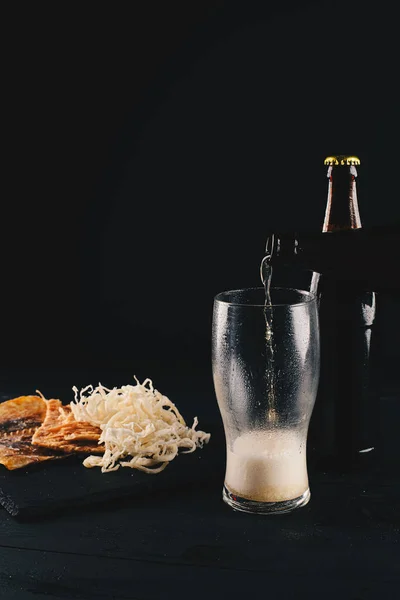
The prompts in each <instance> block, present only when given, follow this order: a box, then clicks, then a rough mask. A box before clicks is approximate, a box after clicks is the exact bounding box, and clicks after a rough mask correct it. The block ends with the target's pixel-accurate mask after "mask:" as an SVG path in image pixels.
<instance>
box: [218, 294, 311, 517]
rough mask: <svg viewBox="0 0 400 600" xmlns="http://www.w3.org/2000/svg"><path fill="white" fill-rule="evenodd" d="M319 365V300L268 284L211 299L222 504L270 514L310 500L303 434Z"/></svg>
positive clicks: (309, 416) (305, 438) (305, 444)
mask: <svg viewBox="0 0 400 600" xmlns="http://www.w3.org/2000/svg"><path fill="white" fill-rule="evenodd" d="M319 363H320V346H319V323H318V309H317V300H316V296H315V295H314V294H313V293H311V292H309V291H305V290H298V289H290V288H279V287H272V288H271V289H270V304H266V303H265V291H264V288H262V287H260V288H248V289H239V290H232V291H226V292H222V293H220V294H218V295H217V296H216V297H215V299H214V307H213V323H212V370H213V380H214V387H215V393H216V397H217V401H218V406H219V410H220V413H221V417H222V421H223V426H224V431H225V439H226V472H225V481H224V486H223V499H224V501H225V502H226V503H227V504H228V505H229V506H231V507H232V508H234V509H236V510H240V511H244V512H249V513H259V514H275V513H285V512H289V511H292V510H293V509H295V508H298V507H301V506H304V505H305V504H307V502H308V501H309V499H310V489H309V482H308V472H307V452H306V450H307V432H308V426H309V422H310V418H311V414H312V410H313V407H314V402H315V398H316V394H317V388H318V378H319Z"/></svg>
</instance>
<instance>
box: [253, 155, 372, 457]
mask: <svg viewBox="0 0 400 600" xmlns="http://www.w3.org/2000/svg"><path fill="white" fill-rule="evenodd" d="M359 165H360V160H359V159H358V158H357V157H355V156H350V155H336V156H329V157H327V158H326V159H325V166H326V167H327V178H328V197H327V201H326V207H325V216H324V219H323V222H322V226H321V230H320V231H319V232H314V233H310V232H306V233H299V232H297V233H296V232H286V233H276V232H274V233H271V234H270V235H269V237H268V240H267V249H266V254H267V263H268V264H269V265H271V266H272V273H273V275H272V285H280V284H281V283H282V282H281V281H280V280H279V278H280V272H281V271H280V269H279V268H278V267H285V266H286V267H290V268H294V269H306V270H307V269H309V270H312V271H316V272H318V273H320V274H321V276H320V277H319V279H317V285H315V280H314V281H313V285H314V289H313V290H312V291H314V292H316V293H317V295H318V297H319V316H320V332H321V372H320V384H319V391H318V395H317V399H316V403H315V407H314V411H313V415H312V418H311V423H310V430H309V437H308V440H309V455H310V460H311V461H312V462H313V463H314V464H315V465H319V466H321V467H322V468H328V467H329V466H333V467H339V468H346V467H354V466H360V465H362V464H370V463H371V462H374V456H375V455H376V451H377V447H378V436H379V424H378V422H377V414H378V410H377V405H376V403H377V401H378V396H377V387H376V381H375V380H374V377H373V376H372V373H373V368H372V365H373V362H374V354H375V352H376V350H377V339H376V335H375V324H376V318H377V294H376V292H375V290H374V289H372V288H371V285H370V279H371V278H370V273H369V272H368V269H366V268H362V266H361V264H359V265H355V264H354V260H353V257H354V255H357V256H359V255H360V251H359V250H358V252H356V253H355V252H354V249H355V248H357V247H358V248H361V247H363V245H364V246H365V236H364V237H363V236H362V231H363V229H362V222H361V218H360V211H359V206H358V199H357V183H356V179H357V175H358V173H357V167H358V166H359ZM321 220H322V219H321ZM364 258H365V257H363V258H362V259H361V260H363V259H364ZM264 260H265V259H264ZM286 283H289V282H286Z"/></svg>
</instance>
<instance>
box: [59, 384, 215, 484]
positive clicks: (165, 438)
mask: <svg viewBox="0 0 400 600" xmlns="http://www.w3.org/2000/svg"><path fill="white" fill-rule="evenodd" d="M135 381H136V385H125V386H122V387H121V388H113V389H112V390H111V389H108V388H105V387H103V386H102V385H101V384H99V385H98V386H97V387H96V388H93V386H91V385H88V386H87V387H85V388H83V389H82V390H81V391H80V392H78V389H77V388H76V387H73V388H72V389H73V391H74V393H75V402H71V404H70V406H71V410H72V412H73V414H74V417H75V419H76V420H77V421H87V422H88V423H91V424H92V425H97V426H99V427H100V429H101V430H102V433H101V435H100V439H99V444H101V443H103V442H104V446H105V451H104V455H103V456H88V457H87V458H86V459H85V460H84V462H83V464H84V465H85V467H101V470H102V472H103V473H106V472H109V471H116V470H118V469H119V467H120V466H121V467H131V468H133V469H139V470H140V471H145V472H146V473H159V472H160V471H162V470H163V469H165V467H166V466H167V465H168V463H169V462H171V460H173V459H174V458H175V457H176V455H177V454H178V451H179V449H180V448H186V451H185V453H188V452H194V451H195V450H196V448H197V447H200V448H201V447H202V446H203V444H204V443H207V442H208V441H209V439H210V434H209V433H204V431H196V426H197V424H198V420H197V417H195V419H194V422H193V425H192V427H191V428H189V427H187V425H186V423H185V421H184V419H183V417H182V415H181V414H180V412H179V411H178V409H177V407H176V406H175V404H173V403H172V402H171V400H169V399H168V398H167V397H166V396H163V395H162V394H160V392H158V391H157V390H155V389H154V388H153V384H152V381H151V379H146V380H145V381H144V382H143V383H139V381H138V380H137V379H136V377H135ZM127 457H129V460H123V459H125V458H127Z"/></svg>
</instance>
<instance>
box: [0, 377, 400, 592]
mask: <svg viewBox="0 0 400 600" xmlns="http://www.w3.org/2000/svg"><path fill="white" fill-rule="evenodd" d="M38 379H41V380H40V381H38ZM50 379H51V378H49V377H48V378H47V379H46V375H45V374H42V375H41V376H40V377H39V378H36V386H37V387H39V386H41V387H42V388H43V391H44V393H46V387H50ZM56 379H57V377H56V376H55V375H54V374H53V379H52V382H51V385H52V386H53V390H55V387H56V383H55V380H56ZM77 379H78V381H77ZM115 379H118V377H117V376H116V377H115ZM46 382H47V383H46ZM89 382H93V379H91V380H90V379H89V380H88V379H87V377H84V375H83V374H82V381H80V380H79V377H78V378H75V380H74V381H72V382H71V383H72V384H75V383H77V384H78V385H81V384H82V385H84V384H85V383H89ZM127 382H128V380H127V379H126V378H125V379H124V380H123V381H121V379H119V383H120V384H121V383H127ZM102 383H104V384H107V383H108V381H106V380H103V381H102ZM109 383H111V381H109ZM154 383H155V386H156V387H157V388H158V389H160V391H161V392H163V393H165V394H166V395H168V396H169V397H171V399H173V400H174V401H175V402H176V403H177V405H178V407H179V408H180V409H181V411H182V413H183V414H184V416H185V417H187V420H188V421H190V419H191V418H192V417H193V416H194V414H197V415H198V417H199V421H200V428H201V425H204V426H205V425H206V424H207V427H208V430H210V431H211V433H212V439H211V441H210V444H214V447H215V452H214V453H209V454H208V456H209V457H211V458H208V461H209V474H210V476H209V479H207V480H206V481H205V482H204V483H203V484H202V486H200V487H199V486H194V485H191V486H188V487H187V488H184V489H179V490H177V489H176V488H174V489H171V490H169V491H168V490H166V491H164V492H163V493H160V494H152V493H146V494H144V495H143V496H140V495H139V496H138V495H136V496H135V497H125V498H123V499H121V500H118V501H113V502H109V503H108V504H94V505H88V506H85V507H81V508H80V509H79V510H74V509H73V507H71V509H69V510H62V511H60V512H58V513H55V514H52V515H44V516H42V517H40V518H36V519H32V520H27V521H18V520H16V519H15V518H13V517H11V516H10V515H9V514H8V513H7V511H6V510H4V509H0V598H1V600H3V599H4V600H14V599H18V600H19V599H21V600H28V599H32V600H33V599H35V600H49V599H67V598H68V599H69V598H71V599H83V600H92V599H93V600H97V599H99V600H100V599H103V598H110V599H115V600H122V599H128V598H129V599H140V600H145V599H146V600H159V599H162V598H167V599H169V598H171V599H181V598H182V599H183V598H185V599H186V598H188V599H190V600H197V599H200V598H201V599H202V600H203V599H204V598H221V597H222V596H223V595H227V596H229V595H230V596H232V597H233V596H234V597H243V596H244V595H245V596H246V597H249V598H250V597H255V596H256V594H257V597H260V598H261V597H262V598H264V597H265V598H267V597H268V598H279V599H282V600H284V599H286V598H287V599H289V598H290V599H291V598H300V597H303V596H304V597H308V598H310V599H315V600H317V599H318V600H322V599H324V600H328V599H329V600H330V599H332V600H333V599H335V600H337V599H338V598H340V599H343V600H361V599H362V600H375V599H377V598H382V599H384V600H391V599H393V600H397V599H398V598H399V597H400V460H399V458H400V451H399V447H398V440H399V433H398V432H399V425H400V394H399V390H398V389H397V390H396V389H395V388H393V387H392V388H391V389H390V390H386V391H385V392H384V393H383V394H382V398H381V415H382V428H383V432H384V435H383V440H386V443H384V444H383V449H382V463H381V467H380V469H379V472H378V471H375V472H367V473H352V474H343V473H336V474H333V473H323V472H318V473H311V474H310V485H311V492H312V498H311V501H310V503H309V504H308V505H307V506H306V507H304V508H303V509H300V510H298V511H295V512H293V513H292V514H289V515H280V516H274V517H260V516H252V515H246V514H241V513H237V512H235V511H233V510H232V509H230V508H229V507H227V506H226V505H225V504H224V503H223V501H222V498H221V488H222V482H223V473H224V460H225V456H224V440H223V434H222V428H221V424H220V419H219V413H218V410H217V407H216V402H215V397H214V392H213V388H212V382H211V376H209V377H207V376H206V375H205V374H204V373H203V374H200V373H199V374H198V376H196V374H195V373H192V374H191V376H190V377H189V378H186V379H182V377H176V379H175V377H174V375H173V373H169V375H168V374H166V373H164V374H161V373H160V376H159V380H158V381H155V382H154ZM28 384H29V381H28V379H25V380H21V379H20V380H19V383H18V384H17V383H16V380H15V374H11V375H9V376H8V377H7V378H6V379H4V378H3V380H2V392H3V397H10V396H11V395H13V394H15V395H17V394H19V393H24V392H26V393H29V392H30V391H32V390H31V388H30V387H29V385H30V384H29V385H28ZM112 385H114V381H113V382H112ZM22 387H24V391H23V390H22ZM27 387H29V389H27ZM61 387H62V386H61ZM61 387H60V388H59V389H58V390H57V391H59V395H60V396H61V395H62V394H65V395H64V396H63V397H64V398H65V401H69V400H70V398H69V397H68V398H67V397H66V390H67V386H65V388H63V389H61ZM39 389H40V387H39ZM69 393H70V392H69ZM53 395H55V391H53ZM204 428H206V427H204ZM178 459H179V457H178ZM178 459H177V460H178ZM99 476H101V475H100V473H99ZM66 485H68V482H66Z"/></svg>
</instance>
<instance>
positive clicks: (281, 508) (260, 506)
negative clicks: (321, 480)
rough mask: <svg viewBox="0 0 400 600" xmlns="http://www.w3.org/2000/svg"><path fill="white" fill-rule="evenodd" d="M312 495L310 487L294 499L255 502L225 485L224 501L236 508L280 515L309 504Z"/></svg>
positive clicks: (262, 513)
mask: <svg viewBox="0 0 400 600" xmlns="http://www.w3.org/2000/svg"><path fill="white" fill-rule="evenodd" d="M310 497H311V494H310V489H309V488H308V489H307V490H306V491H305V492H304V494H302V495H301V496H298V497H297V498H293V500H282V501H281V502H255V501H254V500H247V499H246V498H241V497H240V496H238V495H237V494H232V492H230V491H229V490H228V488H227V487H226V485H224V489H223V492H222V498H223V500H224V502H226V504H228V505H229V506H230V507H231V508H233V509H234V510H239V511H241V512H246V513H253V514H257V515H278V514H283V513H288V512H291V511H292V510H294V509H296V508H300V507H301V506H305V505H306V504H308V502H309V500H310Z"/></svg>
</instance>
